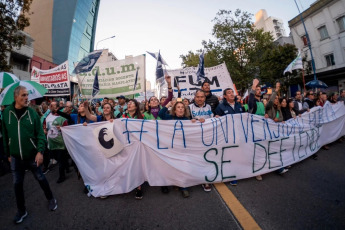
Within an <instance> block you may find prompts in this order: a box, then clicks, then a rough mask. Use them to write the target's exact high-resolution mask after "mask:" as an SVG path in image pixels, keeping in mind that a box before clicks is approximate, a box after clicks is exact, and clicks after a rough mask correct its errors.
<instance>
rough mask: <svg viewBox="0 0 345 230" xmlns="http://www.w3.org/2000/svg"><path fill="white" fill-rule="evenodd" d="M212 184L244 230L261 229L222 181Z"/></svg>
mask: <svg viewBox="0 0 345 230" xmlns="http://www.w3.org/2000/svg"><path fill="white" fill-rule="evenodd" d="M214 186H215V188H216V189H217V191H218V193H219V194H220V196H221V197H222V199H223V200H224V202H225V203H226V205H227V206H228V207H229V209H230V210H231V212H232V213H233V214H234V216H235V218H236V219H237V221H238V222H239V223H240V225H241V226H242V228H243V229H244V230H247V229H261V228H260V226H259V225H258V224H257V223H256V221H255V220H254V218H253V217H252V216H251V215H250V214H249V212H248V211H247V210H246V209H245V208H244V207H243V205H242V204H241V203H240V201H239V200H238V199H237V198H236V197H235V195H234V194H233V193H232V192H231V191H230V189H229V188H228V187H227V186H226V185H225V184H224V183H218V184H214Z"/></svg>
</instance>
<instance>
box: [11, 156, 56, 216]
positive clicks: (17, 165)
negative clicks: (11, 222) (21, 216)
mask: <svg viewBox="0 0 345 230" xmlns="http://www.w3.org/2000/svg"><path fill="white" fill-rule="evenodd" d="M26 169H28V170H30V171H31V172H32V174H33V175H34V177H35V179H36V180H37V181H38V183H39V184H40V186H41V188H42V190H43V191H44V195H45V196H46V198H47V200H51V199H53V194H52V192H51V190H50V187H49V183H48V181H47V179H46V177H45V176H44V174H43V173H42V170H41V167H37V164H36V162H35V160H21V159H18V158H14V157H11V171H12V175H13V184H14V193H15V195H16V201H17V208H18V211H25V210H26V209H25V199H24V188H23V183H24V175H25V170H26Z"/></svg>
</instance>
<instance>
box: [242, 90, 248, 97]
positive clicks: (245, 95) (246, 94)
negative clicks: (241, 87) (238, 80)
mask: <svg viewBox="0 0 345 230" xmlns="http://www.w3.org/2000/svg"><path fill="white" fill-rule="evenodd" d="M247 96H248V89H247V91H246V93H245V94H244V96H243V99H245V98H246V97H247Z"/></svg>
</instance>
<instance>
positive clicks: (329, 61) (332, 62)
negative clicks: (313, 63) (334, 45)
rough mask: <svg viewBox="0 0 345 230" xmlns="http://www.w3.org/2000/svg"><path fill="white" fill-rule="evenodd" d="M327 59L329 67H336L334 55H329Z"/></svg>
mask: <svg viewBox="0 0 345 230" xmlns="http://www.w3.org/2000/svg"><path fill="white" fill-rule="evenodd" d="M325 58H326V63H327V66H332V65H335V62H334V55H333V54H328V55H326V56H325Z"/></svg>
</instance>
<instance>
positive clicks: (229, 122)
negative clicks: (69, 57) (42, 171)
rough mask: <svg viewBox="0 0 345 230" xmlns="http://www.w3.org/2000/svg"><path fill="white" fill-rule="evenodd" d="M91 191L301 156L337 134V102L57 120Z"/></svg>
mask: <svg viewBox="0 0 345 230" xmlns="http://www.w3.org/2000/svg"><path fill="white" fill-rule="evenodd" d="M61 129H62V132H63V137H64V140H65V143H66V146H67V148H68V151H69V153H70V154H71V156H72V158H73V160H74V161H75V163H76V164H77V166H78V168H79V170H80V173H81V175H82V177H83V179H84V183H85V185H89V186H90V188H91V190H92V191H91V194H92V195H93V196H95V197H99V196H103V195H111V194H120V193H126V192H130V191H131V190H133V189H134V188H136V187H137V186H139V185H141V184H142V183H143V182H145V181H148V183H149V184H150V185H151V186H165V185H167V186H168V185H176V186H180V187H188V186H193V185H197V184H203V183H216V182H226V181H231V180H239V179H244V178H249V177H254V176H256V175H262V174H265V173H268V172H271V171H275V170H277V169H280V168H282V167H284V166H288V165H291V164H294V163H296V162H299V161H302V160H304V159H306V158H307V157H309V156H311V155H312V154H314V153H315V152H317V151H318V150H319V149H320V148H321V147H322V146H323V145H325V144H327V143H330V142H333V141H335V140H337V139H338V138H340V137H341V136H343V135H345V106H344V104H343V103H341V102H339V103H338V104H336V105H331V104H330V103H327V104H326V105H325V106H324V107H323V108H321V107H316V108H313V109H312V110H311V111H310V112H309V113H305V114H303V115H302V117H298V118H297V119H291V120H289V121H287V122H285V123H275V122H274V121H272V120H270V119H265V118H264V117H261V116H257V115H252V114H248V113H243V114H235V115H227V116H224V117H221V118H211V119H207V120H206V121H205V123H192V122H191V121H188V120H187V121H180V120H171V121H161V120H159V121H158V120H135V119H117V120H114V122H113V123H110V122H102V123H94V124H89V125H88V126H82V125H74V126H67V127H62V128H61Z"/></svg>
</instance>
